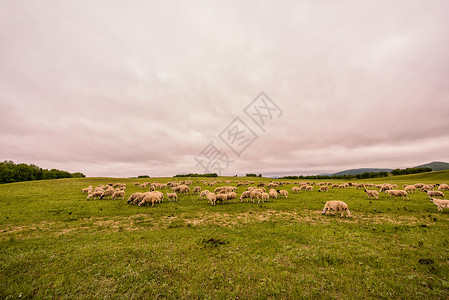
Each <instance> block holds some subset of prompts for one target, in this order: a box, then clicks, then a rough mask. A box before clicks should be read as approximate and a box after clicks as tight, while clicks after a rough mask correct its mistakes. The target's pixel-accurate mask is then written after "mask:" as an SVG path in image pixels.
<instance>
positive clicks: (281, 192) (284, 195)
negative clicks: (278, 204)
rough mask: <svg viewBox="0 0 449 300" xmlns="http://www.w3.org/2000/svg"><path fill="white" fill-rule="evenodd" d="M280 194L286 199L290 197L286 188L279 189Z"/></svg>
mask: <svg viewBox="0 0 449 300" xmlns="http://www.w3.org/2000/svg"><path fill="white" fill-rule="evenodd" d="M278 193H279V195H281V197H284V198H285V199H287V197H288V192H287V191H286V190H280V191H279V190H278Z"/></svg>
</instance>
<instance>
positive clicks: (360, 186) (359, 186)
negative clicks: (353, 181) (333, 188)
mask: <svg viewBox="0 0 449 300" xmlns="http://www.w3.org/2000/svg"><path fill="white" fill-rule="evenodd" d="M355 188H356V189H358V188H360V189H364V188H365V184H364V183H358V184H357V185H356V186H355Z"/></svg>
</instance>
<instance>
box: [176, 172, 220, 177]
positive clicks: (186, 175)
mask: <svg viewBox="0 0 449 300" xmlns="http://www.w3.org/2000/svg"><path fill="white" fill-rule="evenodd" d="M173 177H218V174H217V173H209V174H197V173H190V174H178V175H175V176H173Z"/></svg>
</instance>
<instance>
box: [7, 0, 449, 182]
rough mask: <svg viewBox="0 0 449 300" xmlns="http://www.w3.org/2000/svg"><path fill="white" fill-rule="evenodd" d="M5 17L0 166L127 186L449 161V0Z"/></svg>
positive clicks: (77, 4)
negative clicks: (175, 178) (179, 178)
mask: <svg viewBox="0 0 449 300" xmlns="http://www.w3.org/2000/svg"><path fill="white" fill-rule="evenodd" d="M1 6H2V8H1V10H0V44H1V47H0V112H1V117H0V160H6V159H8V160H9V159H10V160H13V161H15V162H16V163H21V162H25V163H34V164H37V165H39V166H40V167H43V168H48V169H50V168H58V169H63V170H68V171H71V172H76V171H80V172H83V173H85V174H86V175H87V176H123V177H129V176H137V175H142V174H148V175H150V176H172V175H175V174H179V173H190V172H199V173H204V172H205V171H211V172H216V171H217V170H218V169H219V168H221V171H220V172H221V173H222V174H223V175H235V174H238V175H244V174H246V173H248V172H251V173H262V174H264V175H276V174H278V175H280V174H292V175H299V174H318V173H322V172H332V171H339V170H344V169H349V168H358V167H379V168H396V167H401V168H402V167H409V166H414V165H418V164H422V163H427V162H431V161H434V160H441V161H449V118H448V116H449V55H448V53H449V52H448V51H449V2H448V1H445V0H442V1H437V0H435V1H413V0H410V1H377V0H376V1H357V0H354V1H338V2H336V1H315V0H310V1H277V0H276V1H274V0H273V1H257V2H256V1H229V0H227V1H146V0H145V1H144V0H142V1H134V0H133V1H112V0H107V1H106V0H104V1H100V0H99V1H91V0H78V1H56V0H55V1H47V0H43V1H16V0H4V1H2V5H1ZM261 92H264V93H265V94H264V95H261V96H260V97H258V96H259V95H260V93H261ZM262 121H263V124H262V126H259V125H261V122H262ZM234 151H235V152H234ZM195 157H196V159H195ZM198 161H199V162H201V163H198Z"/></svg>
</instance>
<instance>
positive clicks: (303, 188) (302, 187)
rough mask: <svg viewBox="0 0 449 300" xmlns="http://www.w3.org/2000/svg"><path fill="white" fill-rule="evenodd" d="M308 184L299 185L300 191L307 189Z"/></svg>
mask: <svg viewBox="0 0 449 300" xmlns="http://www.w3.org/2000/svg"><path fill="white" fill-rule="evenodd" d="M307 186H308V185H307V184H303V185H301V186H300V187H299V190H300V191H302V190H304V191H305V190H306V189H307Z"/></svg>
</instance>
